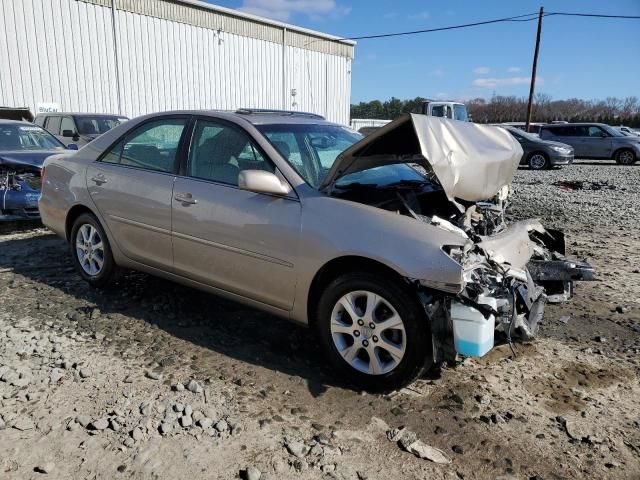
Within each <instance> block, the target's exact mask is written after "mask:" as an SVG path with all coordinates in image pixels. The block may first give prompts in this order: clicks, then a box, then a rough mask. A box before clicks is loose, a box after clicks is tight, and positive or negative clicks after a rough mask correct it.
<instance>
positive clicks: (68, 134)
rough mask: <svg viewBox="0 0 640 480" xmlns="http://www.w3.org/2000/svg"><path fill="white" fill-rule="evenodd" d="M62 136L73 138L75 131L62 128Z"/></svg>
mask: <svg viewBox="0 0 640 480" xmlns="http://www.w3.org/2000/svg"><path fill="white" fill-rule="evenodd" d="M62 136H63V137H71V138H73V137H75V136H76V133H75V132H74V131H73V130H63V131H62Z"/></svg>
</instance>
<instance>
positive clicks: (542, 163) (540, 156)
mask: <svg viewBox="0 0 640 480" xmlns="http://www.w3.org/2000/svg"><path fill="white" fill-rule="evenodd" d="M529 168H530V169H531V170H545V169H547V168H549V158H548V157H547V156H546V155H545V154H544V153H541V152H533V153H532V154H531V155H530V156H529Z"/></svg>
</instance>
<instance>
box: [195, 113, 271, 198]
mask: <svg viewBox="0 0 640 480" xmlns="http://www.w3.org/2000/svg"><path fill="white" fill-rule="evenodd" d="M243 170H266V171H268V172H273V171H274V170H275V168H274V166H273V165H272V164H271V162H270V161H269V160H267V159H266V158H265V157H264V156H263V155H262V154H261V153H260V151H259V150H258V148H257V146H256V145H255V144H254V142H253V141H252V140H251V137H250V136H249V135H248V134H247V133H246V132H244V131H243V130H241V129H239V128H236V127H232V126H229V125H226V124H223V123H218V122H214V121H208V120H198V121H197V122H196V126H195V129H194V132H193V140H192V141H191V147H190V149H189V158H188V160H187V175H188V176H189V177H193V178H201V179H203V180H212V181H214V182H220V183H226V184H229V185H235V186H237V185H238V174H239V173H240V172H241V171H243Z"/></svg>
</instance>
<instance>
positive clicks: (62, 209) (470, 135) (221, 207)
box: [39, 110, 592, 390]
mask: <svg viewBox="0 0 640 480" xmlns="http://www.w3.org/2000/svg"><path fill="white" fill-rule="evenodd" d="M521 156H522V149H521V148H520V146H519V144H518V143H517V142H516V141H515V140H514V139H513V137H512V136H511V135H510V134H509V133H507V132H506V131H504V130H502V129H498V128H493V127H485V126H480V125H474V124H472V123H467V122H453V121H449V120H446V119H441V118H434V117H427V116H424V115H405V116H403V117H401V118H400V119H398V120H396V121H394V122H392V123H390V124H389V125H387V126H385V127H383V128H381V129H379V130H378V131H376V132H374V133H372V134H371V135H369V136H368V137H366V138H364V139H362V136H361V135H359V134H357V133H355V132H353V131H351V130H349V129H347V128H346V127H343V126H340V125H337V124H334V123H330V122H327V121H325V120H324V119H323V118H322V117H319V116H317V115H311V114H301V113H297V112H269V111H259V110H241V111H238V112H236V113H226V112H213V111H187V112H184V111H182V112H169V113H158V114H152V115H147V116H144V117H139V118H136V119H133V120H131V121H129V122H127V123H125V124H123V125H120V126H118V127H116V128H114V129H113V130H111V131H109V132H107V133H105V134H104V135H102V136H100V137H98V138H97V139H96V140H94V141H93V142H91V143H89V144H88V145H87V146H86V147H85V148H83V149H82V150H80V151H78V152H77V153H75V154H71V155H59V156H56V157H53V158H50V159H48V160H47V161H46V163H45V175H44V180H43V192H42V197H41V199H40V203H39V206H40V212H41V216H42V220H43V222H44V223H45V224H46V225H47V226H48V227H49V228H51V229H52V230H53V231H54V232H56V233H58V234H59V235H60V236H62V237H64V238H65V239H66V240H67V241H68V242H69V245H70V249H71V255H72V258H73V262H74V264H75V266H76V269H77V271H78V272H79V274H80V275H81V276H82V277H83V278H84V279H85V280H86V281H87V282H89V283H90V284H91V285H94V286H96V287H102V286H105V285H107V284H108V283H109V282H112V281H114V280H117V279H118V278H119V276H118V273H119V272H120V271H121V269H122V268H130V269H136V270H140V271H144V272H148V273H150V274H153V275H158V276H162V277H165V278H168V279H171V280H175V281H177V282H180V283H183V284H185V285H190V286H193V287H196V288H200V289H203V290H206V291H209V292H213V293H216V294H220V295H223V296H226V297H228V298H231V299H234V300H237V301H240V302H243V303H245V304H247V305H251V306H254V307H256V308H259V309H261V310H264V311H267V312H271V313H273V314H275V315H279V316H282V317H285V318H288V319H290V320H293V321H295V322H299V323H302V324H305V325H309V326H311V327H312V328H313V329H314V330H315V331H316V332H317V334H318V338H319V340H320V342H321V343H322V345H323V347H324V349H325V351H326V353H327V355H328V358H329V360H330V361H331V363H332V365H333V366H334V367H335V368H336V369H338V370H340V371H341V372H343V373H345V374H346V375H347V376H348V377H349V378H350V379H351V380H352V381H353V382H354V383H355V384H357V385H358V386H359V387H361V388H366V389H370V390H390V389H394V388H398V387H400V386H403V385H405V384H406V383H408V382H410V381H412V380H413V379H415V378H416V377H418V376H419V375H420V374H421V373H423V372H424V371H425V369H427V368H429V367H431V366H433V365H434V364H436V363H439V362H442V361H444V360H450V359H454V358H455V357H456V354H457V353H460V354H464V355H483V354H484V353H486V352H487V351H488V350H490V349H491V348H492V347H493V345H494V341H497V340H495V339H494V334H495V335H496V336H497V337H500V336H502V337H504V338H505V339H506V340H507V341H509V342H510V341H511V338H512V336H513V337H515V336H517V335H520V336H524V337H527V338H529V337H531V336H533V335H535V332H536V329H537V324H538V321H539V320H540V318H541V316H542V312H543V311H544V305H545V303H546V302H547V301H557V300H561V299H564V298H568V296H569V295H570V294H571V282H572V280H576V279H589V278H591V277H592V270H591V268H590V267H589V265H587V264H584V263H581V262H576V261H569V260H567V259H566V258H565V257H564V256H563V253H564V252H563V249H564V237H563V236H562V234H561V233H560V232H555V231H547V230H545V229H544V228H542V226H541V225H540V224H539V223H538V222H536V221H524V222H518V223H514V224H513V225H509V226H508V225H506V223H505V222H504V205H505V202H506V199H507V196H508V190H509V187H508V185H509V184H510V182H511V180H512V177H513V174H514V172H515V171H516V169H517V167H518V162H519V160H520V157H521ZM469 173H471V174H469ZM484 200H487V201H484ZM551 250H554V251H555V252H553V253H552V251H551Z"/></svg>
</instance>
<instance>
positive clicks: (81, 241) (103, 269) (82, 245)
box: [69, 213, 120, 288]
mask: <svg viewBox="0 0 640 480" xmlns="http://www.w3.org/2000/svg"><path fill="white" fill-rule="evenodd" d="M69 246H70V248H71V258H72V261H73V266H74V267H75V269H76V271H77V272H78V273H79V274H80V276H81V277H82V279H83V280H84V281H86V282H87V283H88V284H89V285H91V286H93V287H96V288H104V287H107V286H108V285H110V284H111V283H113V282H115V281H116V280H117V279H118V278H119V276H120V269H119V268H118V266H117V265H116V263H115V261H114V259H113V254H112V252H111V245H109V240H108V239H107V234H106V233H105V231H104V229H103V228H102V225H100V222H99V221H98V219H97V218H96V217H95V216H94V215H92V214H90V213H83V214H82V215H80V216H79V217H78V218H77V219H76V220H75V222H74V223H73V227H72V229H71V237H70V241H69Z"/></svg>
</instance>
